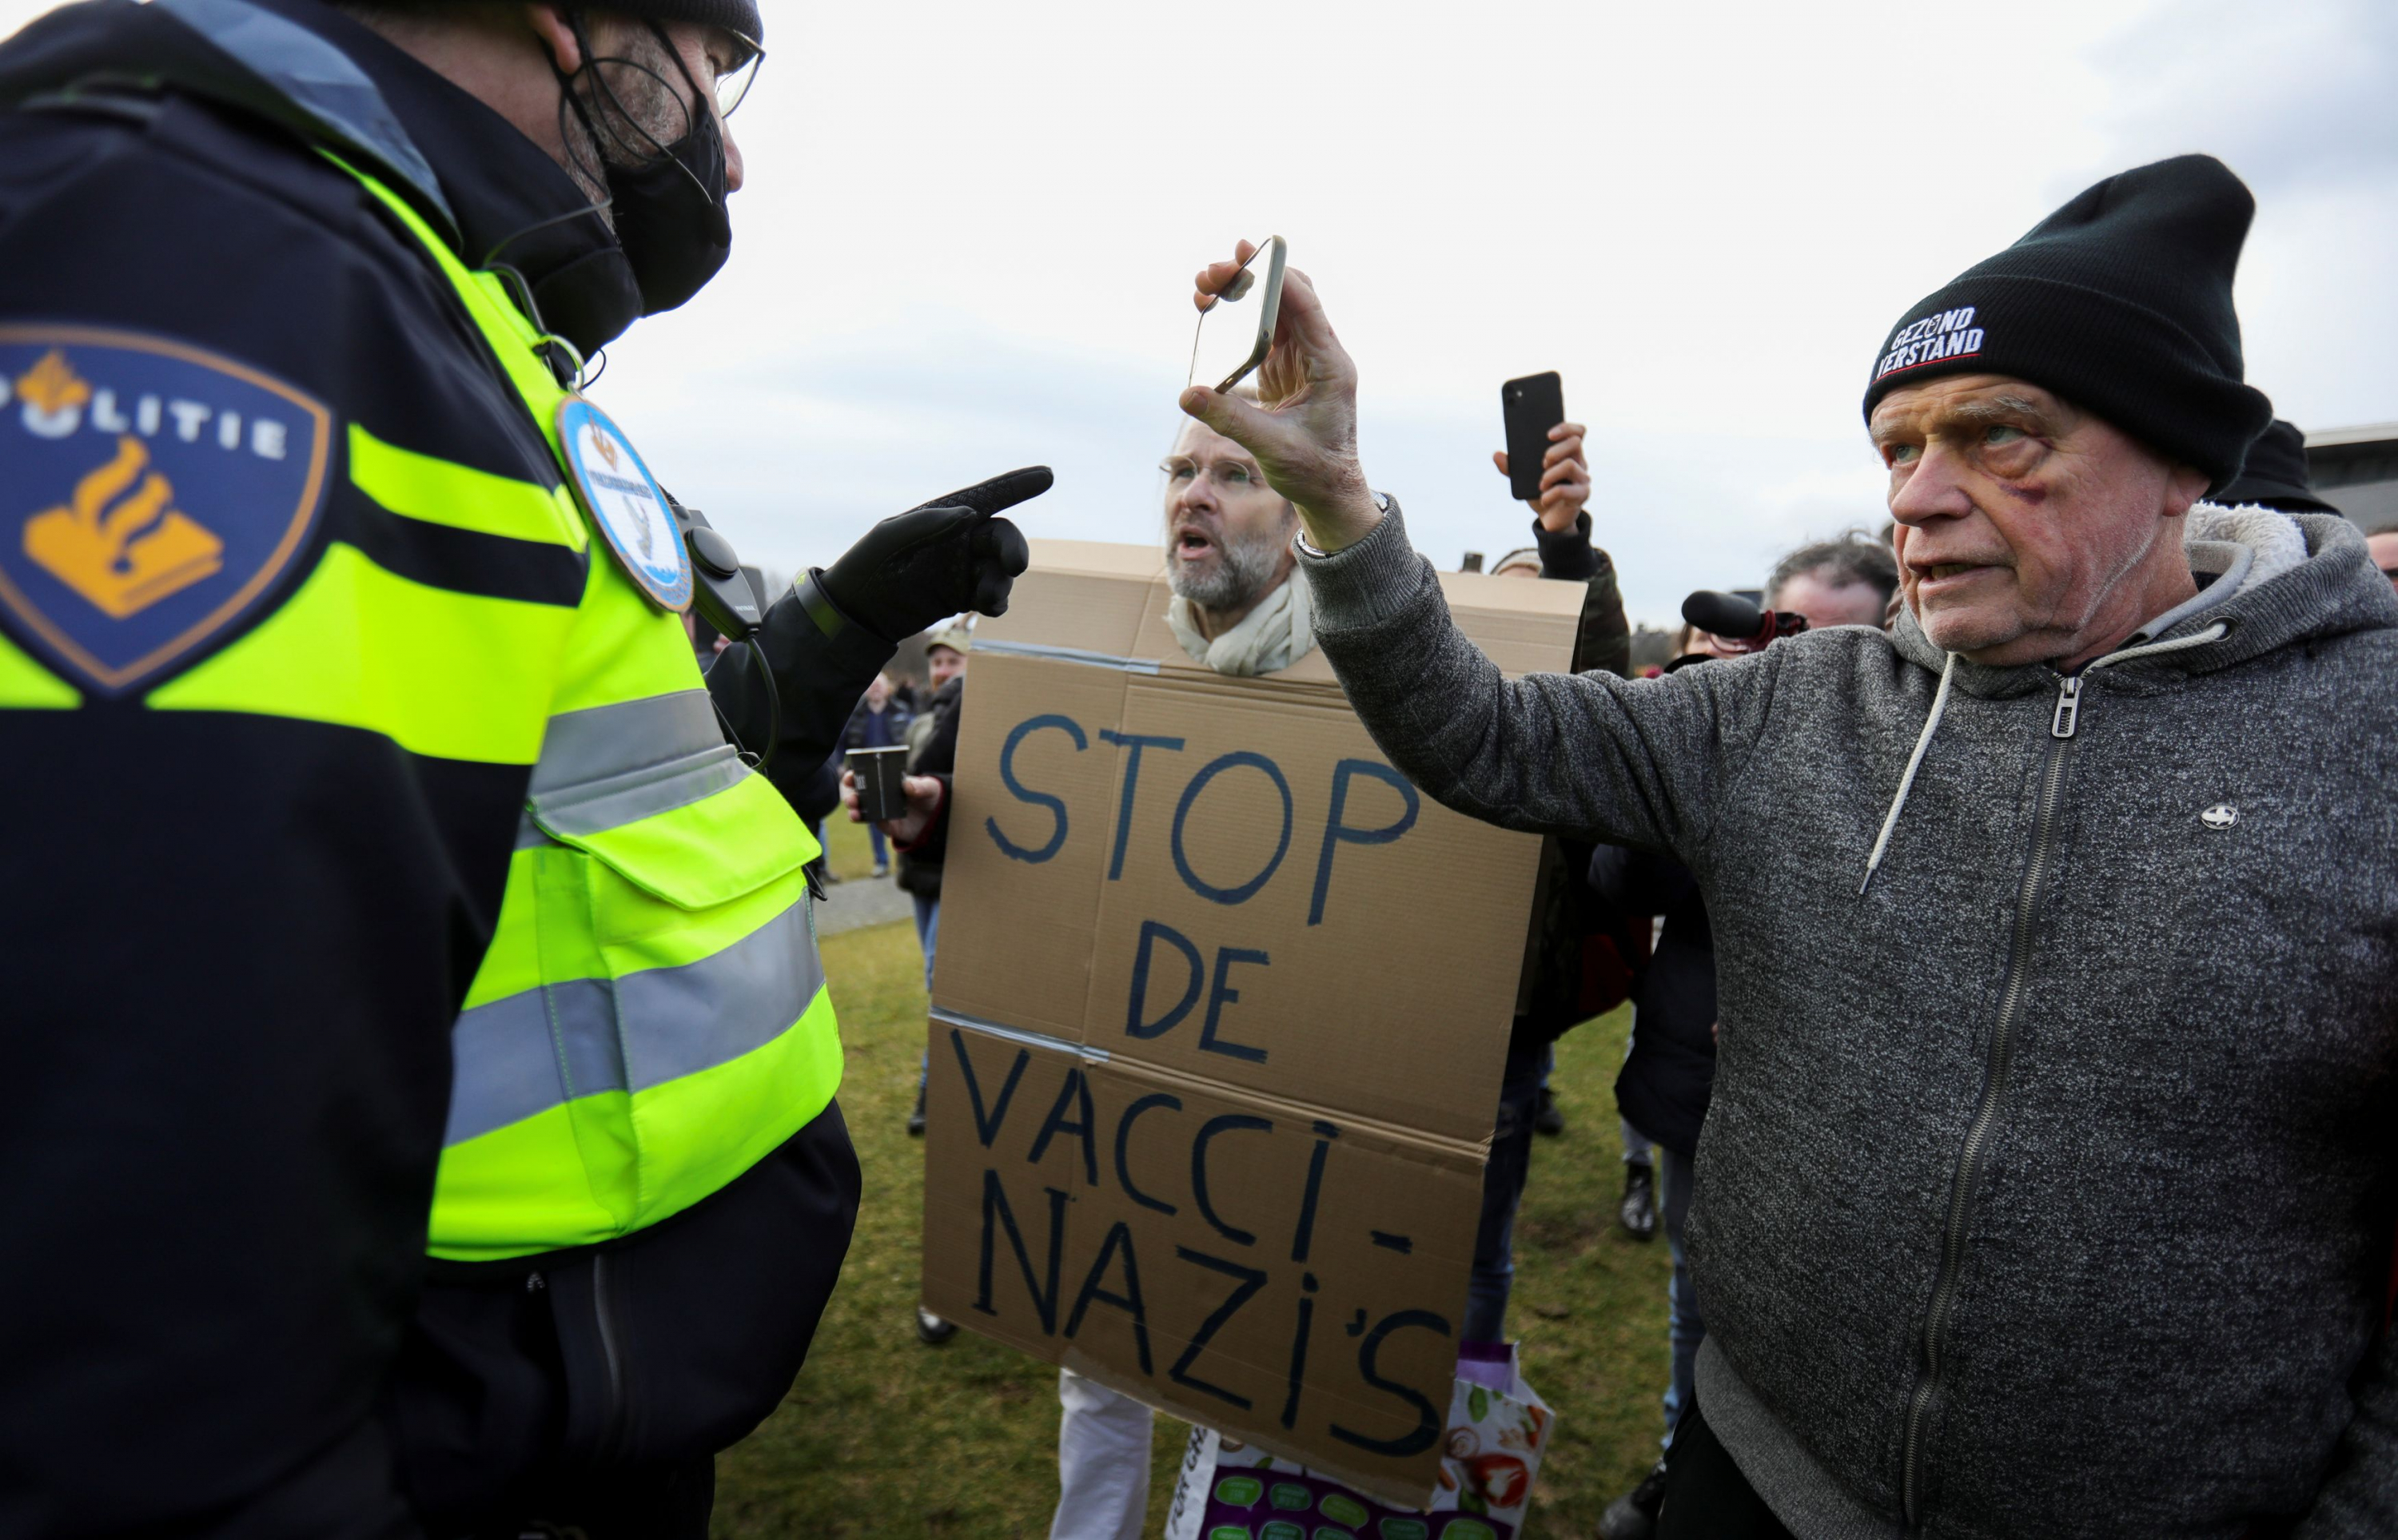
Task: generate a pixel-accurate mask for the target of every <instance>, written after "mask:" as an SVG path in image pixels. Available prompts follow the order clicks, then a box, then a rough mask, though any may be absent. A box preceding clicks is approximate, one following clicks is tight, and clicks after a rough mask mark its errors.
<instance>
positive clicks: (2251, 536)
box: [2123, 502, 2307, 647]
mask: <svg viewBox="0 0 2398 1540" xmlns="http://www.w3.org/2000/svg"><path fill="white" fill-rule="evenodd" d="M2181 548H2182V552H2183V555H2184V556H2186V557H2187V558H2188V560H2189V569H2190V570H2191V571H2192V572H2205V573H2209V574H2211V575H2212V576H2213V577H2214V578H2215V581H2214V582H2213V583H2208V584H2207V585H2206V586H2205V587H2203V588H2202V589H2200V590H2199V591H2198V592H2197V593H2196V594H2194V595H2192V596H2189V598H2187V599H2184V600H2183V601H2182V602H2181V603H2179V604H2177V605H2175V606H2174V607H2173V608H2172V609H2168V610H2166V611H2165V612H2164V613H2163V614H2162V615H2159V616H2157V617H2156V618H2155V619H2154V620H2152V621H2150V622H2149V623H2148V624H2146V625H2144V626H2142V627H2140V628H2139V629H2138V630H2137V631H2135V632H2133V633H2132V634H2131V635H2130V636H2126V637H2124V638H2123V645H2124V646H2125V647H2136V646H2138V645H2139V644H2140V643H2142V642H2145V641H2148V640H2149V639H2150V638H2151V637H2155V636H2163V635H2164V634H2165V633H2166V632H2167V631H2170V630H2172V629H2173V628H2174V627H2175V626H2176V625H2179V624H2180V623H2182V622H2184V621H2186V620H2189V618H2190V617H2191V616H2193V615H2197V614H2201V613H2203V612H2204V611H2206V610H2209V609H2214V608H2215V607H2216V605H2218V604H2221V603H2223V602H2224V601H2225V600H2227V599H2229V598H2230V597H2231V596H2234V595H2236V594H2242V593H2245V592H2246V591H2247V590H2249V589H2251V588H2257V587H2260V586H2262V585H2263V584H2265V583H2270V582H2272V581H2273V580H2274V579H2275V578H2278V577H2280V576H2281V575H2282V574H2283V573H2284V572H2287V571H2290V570H2292V569H2296V568H2297V566H2298V565H2299V564H2300V563H2301V562H2304V561H2305V560H2306V559H2307V534H2306V531H2305V530H2303V529H2299V528H2298V521H2297V519H2294V518H2292V517H2291V516H2289V515H2287V514H2284V513H2281V512H2278V511H2277V510H2275V509H2271V508H2264V507H2259V506H2257V504H2255V503H2253V502H2252V503H2243V505H2241V506H2239V507H2237V508H2225V507H2221V506H2219V505H2217V504H2216V503H2212V502H2202V503H2199V504H2197V505H2196V506H2194V507H2193V508H2191V509H2190V511H2189V521H2188V522H2187V523H2185V524H2184V525H2183V526H2182V531H2181Z"/></svg>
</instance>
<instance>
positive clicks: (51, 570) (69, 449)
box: [0, 326, 333, 695]
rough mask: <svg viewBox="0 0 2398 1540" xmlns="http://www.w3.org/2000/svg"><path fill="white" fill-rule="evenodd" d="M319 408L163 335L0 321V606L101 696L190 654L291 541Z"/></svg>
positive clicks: (256, 595)
mask: <svg viewBox="0 0 2398 1540" xmlns="http://www.w3.org/2000/svg"><path fill="white" fill-rule="evenodd" d="M332 421H333V420H332V414H331V413H330V412H329V411H328V410H326V408H324V407H323V406H322V405H320V404H319V403H317V401H315V400H312V399H311V398H309V397H308V396H306V395H303V394H301V393H300V392H299V391H296V390H294V389H292V388H291V387H290V385H287V384H285V383H283V382H281V381H279V380H275V379H271V378H269V377H268V376H266V375H264V374H261V373H260V372H259V371H258V370H256V369H253V368H249V366H247V365H244V364H239V363H236V362H235V361H234V360H232V359H230V358H226V357H223V356H221V355H217V354H213V353H208V352H204V351H203V350H201V349H199V348H195V347H189V346H186V345H184V344H182V343H181V342H173V341H168V340H166V339H165V338H160V337H151V336H145V335H142V334H140V333H135V332H124V331H109V330H101V329H99V328H89V327H72V326H0V619H5V620H6V621H7V623H8V629H9V630H10V631H11V632H13V633H14V634H15V635H17V636H19V637H20V639H22V640H23V641H24V642H25V643H26V645H28V646H29V647H31V648H32V649H34V651H35V652H36V653H38V654H39V655H40V656H41V658H42V659H43V660H44V661H45V662H47V663H49V664H50V665H51V666H52V667H54V668H56V669H57V670H59V671H60V672H61V674H62V675H63V676H66V677H68V678H70V679H72V680H74V681H75V682H77V683H79V684H81V685H83V686H84V687H85V688H87V689H88V690H94V691H97V692H98V693H100V694H102V695H122V694H124V693H126V692H127V691H128V690H133V689H135V688H136V687H139V686H141V685H144V684H148V683H150V682H153V681H155V679H157V678H158V677H159V676H161V675H162V674H164V673H166V672H167V671H168V670H169V669H171V668H173V667H176V666H177V665H179V664H182V663H189V662H192V661H195V660H196V659H197V658H199V657H200V656H201V655H202V649H204V648H205V647H207V646H208V644H209V643H210V642H211V641H214V640H218V639H220V638H222V637H225V636H228V635H229V634H230V633H232V632H233V631H234V629H235V628H236V627H237V626H238V625H239V624H240V623H242V622H244V621H245V620H247V619H249V618H250V617H251V616H253V615H254V614H256V613H257V612H258V610H259V607H260V606H261V604H262V603H263V601H264V599H265V598H266V597H267V596H268V595H269V594H270V592H271V591H272V590H273V589H274V587H275V584H276V579H277V578H279V577H281V576H283V575H284V573H286V572H287V571H289V570H290V567H291V565H292V562H293V560H294V559H295V558H296V557H297V556H299V555H300V554H301V553H302V552H303V551H304V550H305V549H306V548H307V545H308V538H309V535H310V533H311V531H312V530H313V529H315V528H316V524H317V516H318V514H319V512H320V511H321V510H322V508H323V506H324V501H325V478H326V466H327V462H328V461H329V460H330V455H331V447H332Z"/></svg>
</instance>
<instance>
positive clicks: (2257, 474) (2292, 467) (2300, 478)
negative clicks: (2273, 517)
mask: <svg viewBox="0 0 2398 1540" xmlns="http://www.w3.org/2000/svg"><path fill="white" fill-rule="evenodd" d="M2209 501H2211V502H2218V503H2220V504H2222V505H2223V506H2224V507H2226V508H2238V507H2242V506H2243V505H2245V506H2255V507H2258V508H2274V509H2278V510H2280V511H2281V512H2283V513H2285V514H2336V513H2338V512H2339V510H2338V509H2337V508H2335V507H2333V506H2332V505H2331V504H2330V503H2328V502H2324V500H2323V499H2321V498H2319V497H2317V496H2315V489H2314V472H2313V470H2312V468H2311V467H2310V465H2309V464H2308V462H2307V435H2305V434H2302V433H2300V432H2299V431H2298V425H2297V423H2296V422H2284V421H2283V420H2282V419H2281V418H2278V417H2277V418H2275V419H2273V422H2272V425H2271V426H2270V427H2268V428H2267V429H2266V430H2265V431H2264V432H2263V433H2261V434H2259V435H2257V441H2256V442H2255V443H2254V444H2251V445H2249V446H2248V458H2247V460H2246V462H2243V464H2242V465H2241V467H2240V475H2239V478H2238V479H2237V480H2235V481H2233V482H2232V483H2231V485H2230V486H2229V487H2226V488H2224V489H2222V490H2221V491H2219V492H2217V493H2216V494H2215V495H2214V497H2213V498H2211V499H2210V500H2209Z"/></svg>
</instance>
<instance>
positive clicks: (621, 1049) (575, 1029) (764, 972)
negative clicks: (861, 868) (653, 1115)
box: [441, 898, 824, 1145]
mask: <svg viewBox="0 0 2398 1540" xmlns="http://www.w3.org/2000/svg"><path fill="white" fill-rule="evenodd" d="M807 906H808V901H807V900H806V899H805V898H802V899H801V900H800V901H799V902H798V903H796V904H792V905H791V906H790V907H789V908H788V909H785V910H784V911H783V912H782V913H781V914H779V915H777V916H775V917H774V918H773V919H771V920H769V921H767V922H766V923H765V924H764V925H761V926H760V927H759V928H758V929H757V930H755V931H751V932H750V933H749V934H748V935H746V936H744V937H742V938H741V939H740V940H739V941H736V942H734V944H732V945H730V946H728V947H726V948H725V949H724V950H722V951H721V952H718V953H716V954H715V955H714V956H712V957H702V958H700V959H699V960H698V961H696V962H690V963H685V964H684V965H683V966H681V967H680V968H653V969H650V970H648V971H645V972H640V973H628V974H626V976H625V977H623V978H620V979H616V980H613V981H611V980H607V979H574V980H571V981H569V982H567V983H564V984H551V985H549V986H548V987H547V988H546V989H528V990H526V991H525V992H524V993H522V994H519V995H511V996H508V997H507V998H505V999H497V1000H493V1001H492V1002H491V1003H489V1004H488V1005H478V1006H476V1007H474V1008H472V1009H471V1010H467V1011H461V1012H460V1013H459V1016H458V1021H457V1024H456V1025H455V1026H453V1027H452V1028H451V1050H452V1051H453V1053H454V1055H455V1062H456V1067H455V1070H454V1072H453V1075H452V1079H451V1093H450V1125H449V1127H448V1128H447V1129H446V1130H444V1131H443V1132H442V1135H441V1142H442V1144H443V1145H455V1144H460V1143H463V1142H464V1141H465V1140H468V1139H472V1138H474V1137H476V1136H477V1135H478V1134H484V1133H489V1132H492V1130H493V1129H500V1128H505V1127H506V1126H507V1125H509V1124H510V1123H515V1122H520V1121H522V1120H523V1119H525V1118H531V1117H532V1116H533V1115H534V1114H535V1113H539V1112H546V1111H547V1110H548V1109H549V1108H551V1107H554V1106H559V1105H563V1104H565V1103H567V1102H569V1101H572V1100H573V1098H575V1097H577V1096H589V1095H592V1094H593V1093H595V1092H598V1091H647V1090H649V1089H650V1088H651V1087H653V1086H659V1085H664V1084H665V1083H666V1082H667V1081H669V1080H678V1079H680V1078H682V1077H684V1076H686V1075H693V1074H696V1073H698V1072H699V1071H700V1070H703V1069H709V1068H713V1067H714V1066H715V1065H721V1064H725V1063H728V1062H730V1061H731V1060H734V1059H737V1058H739V1057H740V1056H741V1055H742V1054H744V1053H747V1052H748V1051H751V1050H752V1049H756V1048H761V1047H763V1046H764V1045H766V1044H767V1043H770V1042H772V1041H774V1040H775V1038H777V1037H780V1036H781V1035H782V1034H783V1033H784V1032H785V1031H787V1030H788V1029H789V1027H790V1025H791V1024H792V1023H794V1022H796V1021H798V1020H799V1019H800V1017H801V1016H802V1014H804V1013H805V1012H806V1011H807V1009H808V1006H809V1004H810V1003H811V1002H813V1001H814V1000H815V998H816V995H817V993H818V991H820V990H822V989H823V988H824V965H823V963H822V962H821V961H820V960H818V958H817V957H816V949H815V941H814V939H813V938H812V937H811V936H810V934H809V932H808V916H807Z"/></svg>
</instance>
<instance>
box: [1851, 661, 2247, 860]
mask: <svg viewBox="0 0 2398 1540" xmlns="http://www.w3.org/2000/svg"><path fill="white" fill-rule="evenodd" d="M2230 631H2231V628H2230V626H2228V625H2226V624H2224V623H2222V622H2221V621H2217V622H2216V623H2214V624H2213V625H2210V626H2208V627H2207V628H2206V629H2205V630H2203V631H2200V632H2197V633H2195V634H2194V635H2191V636H2176V637H2175V638H2174V639H2173V640H2171V641H2169V642H2150V643H2149V644H2148V645H2147V646H2145V647H2127V648H2125V649H2122V651H2120V652H2109V653H2108V654H2107V655H2106V656H2105V657H2103V658H2095V659H2093V660H2091V662H2090V663H2087V664H2085V665H2083V667H2082V669H2081V673H2080V675H2079V676H2078V677H2081V678H2085V679H2086V678H2088V677H2089V676H2091V675H2092V674H2094V673H2095V672H2096V671H2097V670H2099V669H2102V668H2105V667H2107V666H2108V664H2110V663H2130V662H2131V661H2132V660H2133V659H2135V658H2151V657H2154V656H2156V655H2157V654H2158V653H2160V652H2178V651H2180V650H2182V649H2184V648H2189V647H2204V646H2206V645H2207V644H2208V643H2209V642H2219V641H2221V640H2222V639H2223V638H2224V637H2225V636H2229V635H2230ZM1956 672H1957V654H1955V653H1954V652H1951V653H1949V654H1948V662H1947V663H1946V664H1944V665H1943V666H1942V667H1941V670H1940V688H1939V690H1937V691H1935V692H1934V693H1933V697H1932V713H1931V715H1930V716H1926V717H1924V718H1923V730H1922V731H1921V732H1920V733H1918V734H1917V735H1916V739H1915V752H1914V754H1912V755H1911V756H1909V757H1908V758H1907V761H1906V774H1904V775H1902V776H1900V777H1899V778H1898V795H1897V796H1896V797H1892V798H1891V802H1890V812H1889V814H1888V815H1887V816H1886V817H1884V818H1883V819H1882V821H1881V834H1880V835H1879V837H1876V839H1875V840H1874V848H1873V853H1872V854H1871V855H1869V856H1867V857H1866V877H1865V880H1864V881H1863V882H1860V883H1858V884H1857V896H1858V897H1859V898H1863V897H1865V896H1866V889H1867V888H1870V887H1872V886H1873V877H1874V868H1875V867H1877V866H1879V865H1880V864H1881V858H1882V852H1883V851H1885V850H1889V849H1890V834H1891V831H1892V830H1893V829H1894V828H1896V827H1897V826H1898V815H1899V812H1900V810H1902V809H1904V808H1905V807H1906V794H1907V793H1908V792H1909V791H1912V790H1913V789H1914V788H1915V772H1916V771H1917V770H1920V769H1921V768H1922V766H1923V755H1924V751H1925V750H1927V749H1929V748H1930V747H1931V746H1932V735H1933V733H1934V732H1937V731H1938V730H1940V718H1941V716H1942V715H1943V714H1945V713H1946V712H1947V709H1948V681H1949V678H1950V676H1952V675H1954V674H1955V673H1956ZM2055 731H2056V735H2057V736H2058V737H2060V738H2069V737H2071V736H2072V735H2073V730H2072V728H2071V726H2070V725H2068V726H2066V727H2064V728H2061V729H2057V730H2055Z"/></svg>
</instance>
